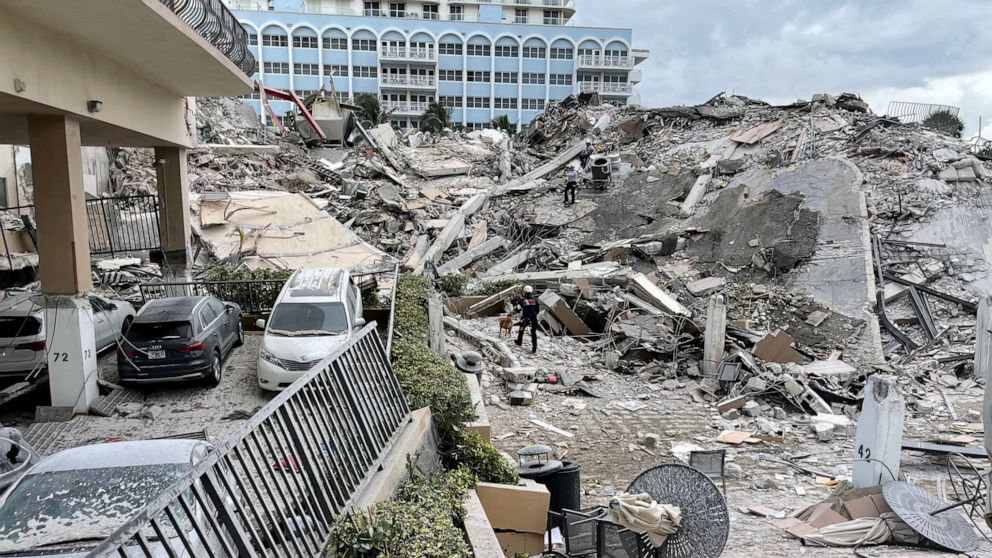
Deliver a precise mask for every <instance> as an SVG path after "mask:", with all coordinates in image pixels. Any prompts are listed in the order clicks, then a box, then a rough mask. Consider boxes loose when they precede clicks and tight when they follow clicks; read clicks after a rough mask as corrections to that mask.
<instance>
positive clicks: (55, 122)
mask: <svg viewBox="0 0 992 558" xmlns="http://www.w3.org/2000/svg"><path fill="white" fill-rule="evenodd" d="M28 138H29V139H30V141H31V174H32V176H33V177H34V203H35V219H36V220H37V223H38V278H39V279H40V280H41V290H42V291H43V292H45V293H47V294H75V293H78V292H82V291H86V290H89V289H92V288H93V281H92V280H91V278H90V246H89V234H88V230H87V224H86V192H85V191H84V190H83V155H82V148H81V147H80V143H79V121H78V120H74V119H72V118H66V117H64V116H48V115H45V116H42V115H37V116H31V117H29V118H28Z"/></svg>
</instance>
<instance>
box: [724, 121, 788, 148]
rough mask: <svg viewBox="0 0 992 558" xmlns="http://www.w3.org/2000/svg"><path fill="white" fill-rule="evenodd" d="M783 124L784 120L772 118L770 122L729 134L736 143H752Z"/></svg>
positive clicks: (768, 134) (773, 131)
mask: <svg viewBox="0 0 992 558" xmlns="http://www.w3.org/2000/svg"><path fill="white" fill-rule="evenodd" d="M783 124H784V122H782V121H781V120H772V121H770V122H765V123H764V124H759V125H757V126H755V127H754V128H750V129H748V130H743V131H740V132H737V133H736V134H734V135H732V136H730V139H732V140H734V141H736V142H737V143H743V144H745V145H752V144H755V143H758V142H759V141H761V140H763V139H764V138H766V137H768V136H770V135H772V134H773V133H775V131H777V130H778V129H779V128H781V127H782V125H783Z"/></svg>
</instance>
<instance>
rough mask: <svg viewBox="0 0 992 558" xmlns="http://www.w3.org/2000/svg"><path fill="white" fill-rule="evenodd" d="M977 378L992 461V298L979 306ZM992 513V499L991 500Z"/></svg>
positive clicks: (987, 443)
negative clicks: (982, 394)
mask: <svg viewBox="0 0 992 558" xmlns="http://www.w3.org/2000/svg"><path fill="white" fill-rule="evenodd" d="M975 376H977V377H979V378H982V379H984V380H985V398H984V400H983V401H982V423H983V424H984V425H985V451H986V453H988V454H989V459H992V297H988V296H986V297H983V298H982V300H981V302H979V304H978V322H977V323H976V324H975ZM989 505H990V511H992V498H990V499H989Z"/></svg>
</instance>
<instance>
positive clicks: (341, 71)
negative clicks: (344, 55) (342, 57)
mask: <svg viewBox="0 0 992 558" xmlns="http://www.w3.org/2000/svg"><path fill="white" fill-rule="evenodd" d="M324 73H325V74H326V75H328V76H333V77H348V66H346V65H344V64H324Z"/></svg>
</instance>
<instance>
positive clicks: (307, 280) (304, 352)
mask: <svg viewBox="0 0 992 558" xmlns="http://www.w3.org/2000/svg"><path fill="white" fill-rule="evenodd" d="M362 312H363V308H362V293H361V291H359V289H358V286H357V285H355V282H354V281H352V278H351V274H350V273H348V271H347V270H344V269H339V268H312V269H299V270H297V271H296V272H295V273H293V275H291V276H290V278H289V279H288V280H287V281H286V284H285V285H284V286H283V288H282V292H280V293H279V297H278V298H276V303H275V306H274V307H273V308H272V314H271V315H270V316H269V319H268V320H258V321H257V322H255V325H257V326H258V327H259V329H264V330H265V335H264V336H263V337H262V344H261V347H260V348H259V351H258V384H259V385H260V386H261V387H262V389H266V390H272V391H280V390H283V389H286V388H287V387H289V385H290V384H292V383H293V382H295V381H296V380H297V379H299V378H300V377H301V376H303V375H304V374H306V373H307V372H309V371H310V370H311V369H312V368H313V367H314V366H317V365H318V364H319V363H320V362H321V361H322V360H324V359H325V358H326V357H327V356H328V355H330V354H331V352H332V351H334V349H335V348H337V347H338V346H340V345H342V344H343V343H345V342H347V341H348V340H349V339H350V338H351V337H352V336H353V335H354V334H355V332H356V331H357V330H358V329H359V328H361V327H362V326H364V325H365V320H364V318H362Z"/></svg>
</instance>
